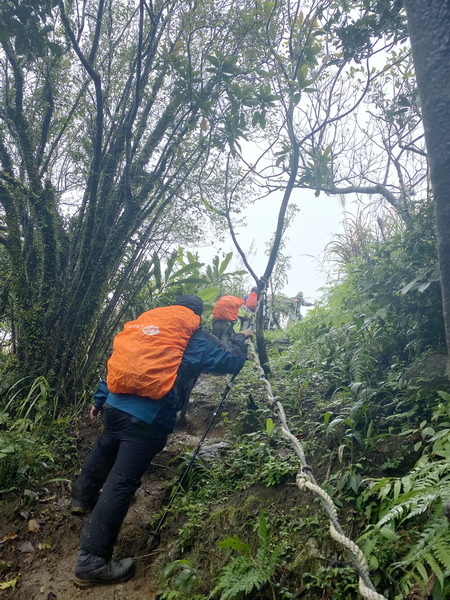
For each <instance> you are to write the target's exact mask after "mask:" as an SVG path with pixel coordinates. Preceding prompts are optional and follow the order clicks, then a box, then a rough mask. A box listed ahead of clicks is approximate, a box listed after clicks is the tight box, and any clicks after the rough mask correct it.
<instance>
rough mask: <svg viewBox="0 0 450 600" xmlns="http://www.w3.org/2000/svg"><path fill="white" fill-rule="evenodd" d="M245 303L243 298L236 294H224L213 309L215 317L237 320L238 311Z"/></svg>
mask: <svg viewBox="0 0 450 600" xmlns="http://www.w3.org/2000/svg"><path fill="white" fill-rule="evenodd" d="M243 304H244V300H243V299H242V298H237V297H236V296H222V298H219V300H217V302H216V303H215V304H214V308H213V311H212V317H213V319H220V320H222V321H236V320H237V318H238V311H239V309H240V307H241V306H242V305H243Z"/></svg>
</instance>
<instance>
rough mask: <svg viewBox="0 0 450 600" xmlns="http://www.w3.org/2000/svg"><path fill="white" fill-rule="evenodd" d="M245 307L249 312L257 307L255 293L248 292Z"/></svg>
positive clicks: (256, 295)
mask: <svg viewBox="0 0 450 600" xmlns="http://www.w3.org/2000/svg"><path fill="white" fill-rule="evenodd" d="M245 306H246V307H247V308H249V309H250V310H253V311H254V310H255V308H256V307H257V306H258V294H257V293H256V292H250V293H249V295H248V296H247V300H246V301H245Z"/></svg>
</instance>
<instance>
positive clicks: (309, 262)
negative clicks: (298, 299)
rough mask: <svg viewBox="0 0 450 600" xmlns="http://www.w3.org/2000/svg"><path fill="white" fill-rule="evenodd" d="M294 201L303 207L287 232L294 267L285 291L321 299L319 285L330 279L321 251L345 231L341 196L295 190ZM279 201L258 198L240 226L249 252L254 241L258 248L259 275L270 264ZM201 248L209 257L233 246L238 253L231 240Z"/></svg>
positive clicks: (255, 255)
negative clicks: (267, 250)
mask: <svg viewBox="0 0 450 600" xmlns="http://www.w3.org/2000/svg"><path fill="white" fill-rule="evenodd" d="M291 203H295V204H297V206H298V207H299V208H300V211H299V212H298V214H297V215H296V217H295V219H294V221H293V223H292V225H291V227H290V229H289V230H288V232H287V237H288V238H289V241H288V242H287V245H286V249H285V251H284V253H285V254H286V255H288V256H290V257H291V270H290V273H289V281H288V283H287V285H286V286H285V288H284V290H283V292H284V293H285V294H286V295H288V296H292V297H293V296H295V294H296V293H297V292H299V291H302V292H303V294H304V296H305V298H311V299H318V298H319V297H320V295H321V294H320V292H319V289H320V288H321V287H322V286H324V285H325V283H326V281H327V275H326V273H325V272H324V271H323V267H322V266H321V259H322V258H323V256H321V255H322V253H323V251H324V249H325V246H326V245H327V244H328V242H330V240H331V239H332V238H333V236H334V235H335V234H336V233H342V231H343V226H342V221H343V209H342V206H341V204H340V203H339V200H338V198H337V197H327V196H325V194H321V195H320V196H319V197H318V198H316V197H315V196H314V193H313V192H311V191H306V190H295V191H294V192H293V194H292V197H291ZM279 205H280V200H279V199H277V197H276V196H275V195H273V196H271V197H269V198H265V199H263V200H258V201H257V202H256V203H255V204H253V205H250V206H249V207H248V208H247V210H246V211H245V216H246V219H247V227H246V228H245V229H244V228H241V229H240V230H239V241H240V243H241V245H242V247H243V249H244V250H245V251H246V252H247V255H248V253H249V251H250V248H251V247H252V244H253V246H254V250H256V252H254V253H252V254H251V258H250V264H251V265H252V267H253V269H254V271H255V272H256V274H257V275H258V276H260V275H262V274H263V272H264V269H265V267H266V264H267V256H266V255H265V248H266V243H267V242H268V241H270V239H271V238H272V236H273V234H274V232H275V228H276V223H277V218H278V210H279ZM197 250H198V251H199V253H200V256H201V258H202V259H203V260H208V261H210V260H211V259H212V257H213V256H214V255H215V254H216V252H217V251H219V250H221V251H224V252H229V251H230V250H231V251H232V252H233V254H234V255H235V256H238V254H237V251H236V249H235V248H234V247H233V245H232V242H231V240H230V242H228V243H225V244H222V243H220V244H218V245H215V246H212V247H208V248H203V249H202V248H199V249H197ZM235 266H236V265H234V266H233V268H235Z"/></svg>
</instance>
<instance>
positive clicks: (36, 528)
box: [28, 519, 41, 533]
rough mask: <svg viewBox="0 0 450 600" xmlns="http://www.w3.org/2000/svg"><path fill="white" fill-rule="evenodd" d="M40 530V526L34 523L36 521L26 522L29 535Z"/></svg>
mask: <svg viewBox="0 0 450 600" xmlns="http://www.w3.org/2000/svg"><path fill="white" fill-rule="evenodd" d="M40 528H41V526H40V525H39V523H38V522H37V521H36V519H30V520H29V521H28V531H31V533H37V532H38V531H39V529H40Z"/></svg>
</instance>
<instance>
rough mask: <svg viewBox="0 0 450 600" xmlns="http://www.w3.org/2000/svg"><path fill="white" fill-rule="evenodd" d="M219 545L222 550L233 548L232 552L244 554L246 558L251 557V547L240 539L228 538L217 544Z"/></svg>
mask: <svg viewBox="0 0 450 600" xmlns="http://www.w3.org/2000/svg"><path fill="white" fill-rule="evenodd" d="M217 545H218V546H219V547H220V548H231V549H232V550H236V552H239V553H240V554H243V555H244V556H250V555H251V548H250V546H249V545H248V544H247V543H246V542H243V541H242V540H241V539H240V538H238V537H227V538H225V539H224V540H221V541H220V542H217Z"/></svg>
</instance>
